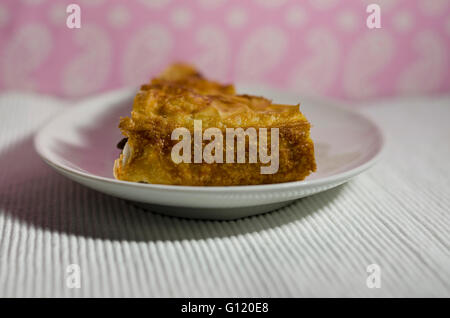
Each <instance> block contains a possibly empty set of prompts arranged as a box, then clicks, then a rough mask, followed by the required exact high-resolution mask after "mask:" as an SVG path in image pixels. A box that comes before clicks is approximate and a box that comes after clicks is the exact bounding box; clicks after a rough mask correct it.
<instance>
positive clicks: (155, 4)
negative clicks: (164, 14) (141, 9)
mask: <svg viewBox="0 0 450 318" xmlns="http://www.w3.org/2000/svg"><path fill="white" fill-rule="evenodd" d="M139 1H140V2H141V3H142V4H145V5H146V6H147V7H149V8H151V9H157V8H162V7H164V6H165V5H166V4H168V3H169V2H170V0H139Z"/></svg>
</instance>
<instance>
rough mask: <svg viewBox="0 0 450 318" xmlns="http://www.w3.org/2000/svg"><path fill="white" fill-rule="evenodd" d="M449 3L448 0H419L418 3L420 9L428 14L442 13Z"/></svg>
mask: <svg viewBox="0 0 450 318" xmlns="http://www.w3.org/2000/svg"><path fill="white" fill-rule="evenodd" d="M449 4H450V1H448V0H420V1H419V3H418V5H419V9H420V11H422V12H423V13H425V14H428V15H439V14H444V13H445V12H446V9H447V7H448V6H449ZM447 14H448V13H447Z"/></svg>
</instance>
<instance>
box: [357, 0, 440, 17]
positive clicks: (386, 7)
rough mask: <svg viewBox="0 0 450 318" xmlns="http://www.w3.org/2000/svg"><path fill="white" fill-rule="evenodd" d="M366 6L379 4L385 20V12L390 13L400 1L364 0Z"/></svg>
mask: <svg viewBox="0 0 450 318" xmlns="http://www.w3.org/2000/svg"><path fill="white" fill-rule="evenodd" d="M425 1H434V0H425ZM363 2H364V3H365V4H366V6H368V5H369V4H372V3H374V4H378V5H379V6H380V9H381V19H383V12H384V11H390V10H391V9H392V8H393V7H395V6H396V5H397V3H398V0H364V1H363Z"/></svg>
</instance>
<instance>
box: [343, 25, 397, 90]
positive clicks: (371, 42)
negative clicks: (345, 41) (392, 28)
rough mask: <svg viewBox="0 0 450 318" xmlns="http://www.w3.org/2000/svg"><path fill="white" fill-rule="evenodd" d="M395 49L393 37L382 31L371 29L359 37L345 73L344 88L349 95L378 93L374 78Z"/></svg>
mask: <svg viewBox="0 0 450 318" xmlns="http://www.w3.org/2000/svg"><path fill="white" fill-rule="evenodd" d="M394 50H395V46H394V41H393V39H392V37H391V36H390V35H389V34H387V33H385V32H382V31H377V32H371V31H369V32H367V33H366V34H365V35H364V36H363V37H361V38H360V39H358V41H357V42H356V43H355V45H354V46H353V47H352V48H351V49H350V52H349V54H348V56H347V60H346V64H345V66H346V67H345V71H344V74H343V89H344V91H345V92H346V93H347V94H348V96H349V97H353V98H365V97H370V96H373V95H374V94H376V92H377V88H376V85H375V84H374V83H373V78H374V77H375V76H376V75H377V74H378V73H380V72H382V71H383V69H384V67H385V66H386V65H387V64H388V63H389V62H390V61H391V59H392V56H393V54H394Z"/></svg>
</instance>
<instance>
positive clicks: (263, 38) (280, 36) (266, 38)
mask: <svg viewBox="0 0 450 318" xmlns="http://www.w3.org/2000/svg"><path fill="white" fill-rule="evenodd" d="M287 46H288V39H287V36H286V34H285V33H284V32H283V31H282V30H281V29H280V28H277V27H273V26H266V27H262V28H260V29H258V30H256V31H255V32H254V33H253V34H252V35H250V37H249V38H248V39H247V41H246V42H245V43H244V45H243V47H242V49H241V51H240V52H239V54H238V60H237V72H236V73H237V78H238V79H239V80H242V81H259V80H261V79H262V77H263V76H264V75H265V74H266V73H267V72H269V71H271V70H272V69H274V68H275V67H276V66H277V65H278V64H279V63H280V61H281V59H282V58H283V56H284V55H285V53H286V50H287Z"/></svg>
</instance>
